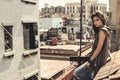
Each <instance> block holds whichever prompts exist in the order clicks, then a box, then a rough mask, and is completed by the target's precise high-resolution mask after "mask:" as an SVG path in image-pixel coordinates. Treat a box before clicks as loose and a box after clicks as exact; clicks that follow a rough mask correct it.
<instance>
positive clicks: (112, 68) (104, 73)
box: [94, 51, 120, 80]
mask: <svg viewBox="0 0 120 80" xmlns="http://www.w3.org/2000/svg"><path fill="white" fill-rule="evenodd" d="M119 53H120V51H117V52H115V53H114V54H112V60H111V61H110V62H108V63H107V64H106V65H104V66H103V67H102V68H101V69H100V70H99V71H98V73H97V75H96V77H95V78H94V80H99V79H103V78H105V77H108V76H109V75H111V74H112V73H114V72H116V71H118V70H120V62H119V61H120V55H119ZM114 76H115V75H114ZM119 76H120V75H118V77H119ZM115 77H117V76H115Z"/></svg>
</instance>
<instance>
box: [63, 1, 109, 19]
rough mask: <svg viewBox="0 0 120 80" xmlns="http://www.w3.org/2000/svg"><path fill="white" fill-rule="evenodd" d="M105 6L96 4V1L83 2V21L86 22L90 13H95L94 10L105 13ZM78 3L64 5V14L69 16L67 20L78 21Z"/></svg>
mask: <svg viewBox="0 0 120 80" xmlns="http://www.w3.org/2000/svg"><path fill="white" fill-rule="evenodd" d="M106 7H107V5H106V4H102V3H97V0H94V1H87V0H86V1H84V2H83V8H82V12H83V21H88V19H89V18H90V15H91V13H93V12H95V11H96V10H100V11H102V12H104V13H106V10H107V8H106ZM80 10H81V9H80V3H66V4H65V13H66V14H69V18H72V19H77V20H79V16H80Z"/></svg>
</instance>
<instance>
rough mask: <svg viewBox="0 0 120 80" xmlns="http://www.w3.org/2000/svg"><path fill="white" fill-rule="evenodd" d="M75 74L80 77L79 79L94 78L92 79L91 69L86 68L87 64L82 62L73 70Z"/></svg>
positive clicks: (89, 79) (87, 79)
mask: <svg viewBox="0 0 120 80" xmlns="http://www.w3.org/2000/svg"><path fill="white" fill-rule="evenodd" d="M73 75H74V76H75V77H76V78H77V79H78V80H92V79H91V75H92V74H91V69H90V68H86V67H85V64H82V65H81V66H79V67H78V68H76V69H75V71H74V72H73Z"/></svg>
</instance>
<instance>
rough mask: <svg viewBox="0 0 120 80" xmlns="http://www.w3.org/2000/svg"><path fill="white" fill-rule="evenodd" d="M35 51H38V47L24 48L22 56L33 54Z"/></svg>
mask: <svg viewBox="0 0 120 80" xmlns="http://www.w3.org/2000/svg"><path fill="white" fill-rule="evenodd" d="M35 52H38V48H37V49H32V50H26V51H24V52H23V56H26V55H30V54H34V53H35Z"/></svg>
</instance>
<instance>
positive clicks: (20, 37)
mask: <svg viewBox="0 0 120 80" xmlns="http://www.w3.org/2000/svg"><path fill="white" fill-rule="evenodd" d="M38 2H39V0H2V1H0V80H40V62H39V61H40V51H39V48H38V45H39V37H38V34H39V33H38V27H39V24H38V22H39V21H38V17H39V11H38V5H39V4H38Z"/></svg>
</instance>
